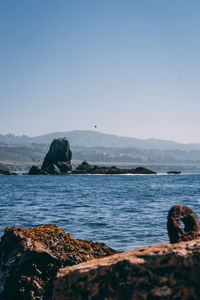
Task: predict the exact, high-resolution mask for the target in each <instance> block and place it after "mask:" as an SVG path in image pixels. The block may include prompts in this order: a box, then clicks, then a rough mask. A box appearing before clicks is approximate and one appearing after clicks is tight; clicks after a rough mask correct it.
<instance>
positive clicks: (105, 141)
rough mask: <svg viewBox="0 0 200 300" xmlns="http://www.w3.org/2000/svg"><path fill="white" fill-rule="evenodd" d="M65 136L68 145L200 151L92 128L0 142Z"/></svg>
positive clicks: (41, 140)
mask: <svg viewBox="0 0 200 300" xmlns="http://www.w3.org/2000/svg"><path fill="white" fill-rule="evenodd" d="M59 137H66V138H67V139H69V142H70V145H72V146H81V147H113V148H133V147H134V148H138V149H147V150H154V149H155V150H184V151H191V150H197V151H200V143H190V144H184V143H180V142H176V141H172V140H162V139H156V138H149V139H138V138H134V137H126V136H118V135H114V134H106V133H101V132H99V131H92V130H72V131H63V132H60V131H59V132H52V133H47V134H42V135H39V136H34V137H29V136H27V135H21V136H16V135H14V134H7V135H2V134H0V143H5V144H17V145H23V144H31V143H36V144H50V143H51V142H52V140H53V139H54V138H59Z"/></svg>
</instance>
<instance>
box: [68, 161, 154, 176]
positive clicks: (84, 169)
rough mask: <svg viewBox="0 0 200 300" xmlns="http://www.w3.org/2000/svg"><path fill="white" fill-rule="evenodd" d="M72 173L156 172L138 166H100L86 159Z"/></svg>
mask: <svg viewBox="0 0 200 300" xmlns="http://www.w3.org/2000/svg"><path fill="white" fill-rule="evenodd" d="M72 174H156V172H154V171H151V170H149V169H146V168H143V167H138V168H136V169H120V168H117V167H115V166H112V167H102V166H97V165H90V164H89V163H88V162H87V161H83V162H82V164H80V165H79V166H78V167H77V168H76V169H75V170H73V171H72Z"/></svg>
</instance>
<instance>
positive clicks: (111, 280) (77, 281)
mask: <svg viewBox="0 0 200 300" xmlns="http://www.w3.org/2000/svg"><path fill="white" fill-rule="evenodd" d="M199 257H200V239H197V240H192V241H189V242H181V243H179V244H170V243H162V244H158V245H154V246H149V247H144V248H139V249H136V250H132V251H129V252H125V253H121V254H116V255H112V256H110V257H106V258H102V259H99V260H92V261H90V262H86V263H82V264H79V265H77V266H73V267H67V268H62V269H60V270H59V271H58V273H57V279H56V280H55V281H54V286H53V297H52V300H58V299H59V300H67V299H68V300H69V299H70V300H81V299H87V300H92V299H98V300H101V299H102V300H103V299H109V300H112V299H113V300H118V299H120V300H123V299H126V300H131V299H134V300H135V299H136V300H137V299H141V300H147V299H157V300H158V299H160V300H171V299H181V300H186V299H191V300H192V299H199V297H200V296H199V295H200V292H199V287H200V259H199Z"/></svg>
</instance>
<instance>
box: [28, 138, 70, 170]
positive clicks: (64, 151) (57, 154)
mask: <svg viewBox="0 0 200 300" xmlns="http://www.w3.org/2000/svg"><path fill="white" fill-rule="evenodd" d="M71 159H72V152H71V150H70V145H69V141H68V139H66V138H59V139H54V140H53V142H52V143H51V145H50V148H49V151H48V153H47V154H46V156H45V158H44V161H43V164H42V167H41V171H42V172H41V173H40V174H45V173H46V174H66V173H68V172H69V171H71V170H72V165H71ZM32 168H33V167H32ZM32 168H31V169H30V171H29V175H35V173H33V172H31V170H32ZM37 171H38V170H37ZM44 172H45V173H44ZM37 173H38V174H39V172H37Z"/></svg>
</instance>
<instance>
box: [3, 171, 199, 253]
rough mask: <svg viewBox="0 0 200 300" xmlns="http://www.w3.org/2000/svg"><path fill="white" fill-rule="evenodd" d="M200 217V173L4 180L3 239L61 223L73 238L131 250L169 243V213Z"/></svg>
mask: <svg viewBox="0 0 200 300" xmlns="http://www.w3.org/2000/svg"><path fill="white" fill-rule="evenodd" d="M176 204H183V205H186V206H189V207H190V208H192V209H193V210H194V211H195V212H196V214H197V215H199V216H200V172H195V171H193V172H185V173H182V174H180V175H167V174H166V173H158V174H157V175H59V176H56V175H55V176H54V175H51V176H36V175H34V176H27V175H19V176H4V175H2V176H0V235H1V236H2V235H3V232H4V229H5V227H7V226H9V225H14V226H31V227H32V226H38V225H40V224H48V223H52V224H56V225H58V226H60V227H63V228H64V229H65V231H66V232H70V233H71V235H72V237H74V238H79V239H86V240H92V241H100V242H105V243H106V244H107V245H108V246H110V247H112V248H114V249H117V250H121V251H127V250H131V249H134V248H137V247H142V246H146V245H150V244H155V243H161V242H164V241H168V240H169V238H168V234H167V227H166V224H167V215H168V211H169V209H170V208H171V207H172V206H174V205H176Z"/></svg>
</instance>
